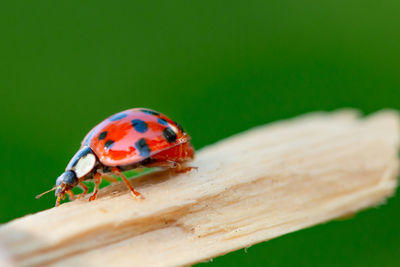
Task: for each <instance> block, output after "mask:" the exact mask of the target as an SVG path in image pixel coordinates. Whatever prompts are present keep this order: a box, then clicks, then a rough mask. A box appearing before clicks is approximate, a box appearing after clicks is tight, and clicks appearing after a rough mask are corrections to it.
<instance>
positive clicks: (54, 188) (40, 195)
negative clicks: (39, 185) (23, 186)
mask: <svg viewBox="0 0 400 267" xmlns="http://www.w3.org/2000/svg"><path fill="white" fill-rule="evenodd" d="M56 188H57V186H54V187H53V188H52V189H50V190H47V191H46V192H43V193H41V194H39V195H37V196H36V199H38V198H40V197H42V196H43V195H45V194H47V193H49V192H51V191H54V190H56Z"/></svg>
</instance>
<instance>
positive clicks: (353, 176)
mask: <svg viewBox="0 0 400 267" xmlns="http://www.w3.org/2000/svg"><path fill="white" fill-rule="evenodd" d="M398 146H399V117H398V114H397V113H396V112H394V111H382V112H379V113H376V114H373V115H371V116H368V117H366V118H360V117H359V115H358V113H357V111H354V110H341V111H337V112H332V113H325V112H319V113H312V114H308V115H304V116H301V117H298V118H295V119H291V120H286V121H281V122H277V123H273V124H270V125H267V126H262V127H258V128H255V129H251V130H249V131H247V132H244V133H241V134H238V135H235V136H233V137H230V138H227V139H225V140H223V141H220V142H218V143H216V144H213V145H210V146H208V147H205V148H203V149H201V151H199V152H198V153H197V157H196V159H195V160H194V161H193V162H192V163H191V164H190V165H192V166H197V167H198V168H199V169H198V171H192V172H190V173H186V174H179V175H175V174H172V173H170V172H156V173H151V174H148V175H145V176H143V177H141V178H139V179H134V180H133V181H132V184H133V185H134V186H135V188H136V189H137V190H139V191H140V192H141V193H142V194H143V195H144V197H145V198H146V199H144V200H135V199H133V198H132V197H131V195H130V194H129V193H128V191H127V190H126V189H125V187H124V185H123V184H114V185H111V186H109V187H107V188H104V189H102V190H101V192H100V194H99V198H98V199H97V200H96V201H94V202H90V203H89V202H87V200H86V199H82V200H77V201H73V202H70V203H66V204H63V205H61V206H60V207H58V208H52V209H49V210H45V211H43V212H39V213H37V214H34V215H29V216H25V217H23V218H20V219H17V220H14V221H11V222H9V223H7V224H5V225H3V226H1V227H0V240H1V243H2V244H3V247H4V248H6V249H7V253H8V254H9V255H12V257H13V261H14V263H15V264H16V265H17V266H44V265H46V264H47V265H54V266H66V265H69V266H105V265H107V264H108V265H114V266H180V265H189V264H192V263H196V262H199V261H204V260H207V259H210V258H213V257H216V256H218V255H222V254H225V253H228V252H230V251H233V250H236V249H240V248H244V247H249V246H251V245H253V244H256V243H258V242H262V241H265V240H269V239H272V238H275V237H277V236H280V235H283V234H286V233H289V232H293V231H296V230H298V229H302V228H305V227H309V226H312V225H315V224H318V223H321V222H326V221H328V220H331V219H333V218H337V217H341V216H344V215H347V214H349V213H354V212H357V211H358V210H360V209H364V208H366V207H369V206H373V205H378V204H380V203H382V202H383V201H384V200H385V198H387V197H388V196H390V195H392V194H393V192H394V190H395V188H396V185H397V179H396V178H397V175H398V172H399V161H398V154H397V153H398Z"/></svg>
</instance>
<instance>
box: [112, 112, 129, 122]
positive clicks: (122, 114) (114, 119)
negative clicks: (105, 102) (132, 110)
mask: <svg viewBox="0 0 400 267" xmlns="http://www.w3.org/2000/svg"><path fill="white" fill-rule="evenodd" d="M126 116H128V114H126V113H118V114H115V115H114V116H112V117H111V118H110V119H109V120H110V121H117V120H120V119H123V118H125V117H126Z"/></svg>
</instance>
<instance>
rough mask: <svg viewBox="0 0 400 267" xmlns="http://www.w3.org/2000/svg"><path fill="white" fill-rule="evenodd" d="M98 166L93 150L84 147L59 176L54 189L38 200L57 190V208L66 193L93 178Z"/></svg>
mask: <svg viewBox="0 0 400 267" xmlns="http://www.w3.org/2000/svg"><path fill="white" fill-rule="evenodd" d="M97 164H98V160H97V157H96V156H95V154H94V153H93V151H92V149H91V148H90V147H88V146H84V147H82V148H81V149H79V151H78V152H77V153H76V154H75V155H74V156H73V157H72V159H71V161H70V162H69V163H68V166H67V168H66V169H65V172H63V173H62V174H61V175H60V176H58V178H57V180H56V185H55V186H54V187H53V188H52V189H50V190H48V191H46V192H44V193H42V194H40V195H37V196H36V198H39V197H41V196H42V195H44V194H46V193H48V192H51V191H53V190H55V191H56V192H55V194H56V197H57V201H56V206H58V205H60V201H61V200H63V199H64V198H65V193H68V192H69V190H71V189H72V188H73V187H75V186H76V185H77V184H78V183H79V182H81V181H83V180H85V179H89V178H90V177H92V176H93V173H94V172H95V171H96V168H95V167H96V165H97Z"/></svg>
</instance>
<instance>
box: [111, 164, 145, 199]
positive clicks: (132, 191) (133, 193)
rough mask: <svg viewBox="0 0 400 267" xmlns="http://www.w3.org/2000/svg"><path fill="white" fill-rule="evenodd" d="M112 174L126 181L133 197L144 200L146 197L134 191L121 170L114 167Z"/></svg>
mask: <svg viewBox="0 0 400 267" xmlns="http://www.w3.org/2000/svg"><path fill="white" fill-rule="evenodd" d="M111 172H112V173H113V174H115V175H117V176H119V177H121V179H122V181H124V183H125V185H126V186H127V187H128V188H129V190H130V191H131V194H132V196H133V197H140V198H142V199H144V197H143V196H142V195H141V194H140V193H139V192H138V191H135V189H133V187H132V185H131V183H129V180H128V178H126V177H125V175H124V174H123V173H122V172H121V170H120V169H118V168H116V167H114V168H112V169H111Z"/></svg>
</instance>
